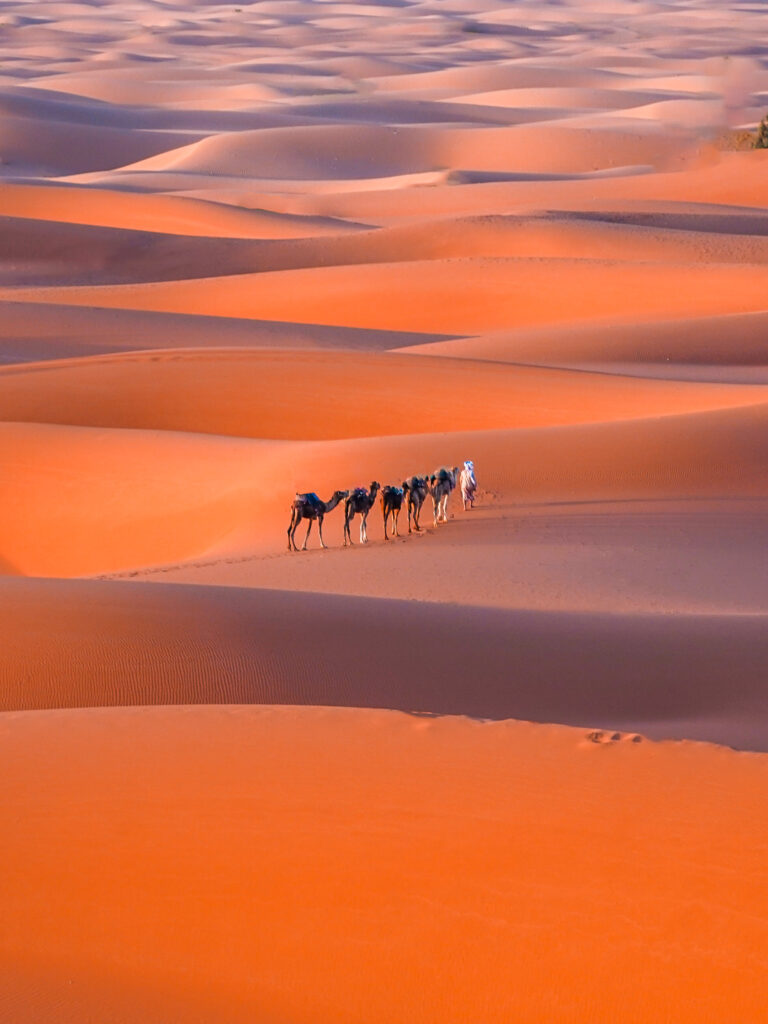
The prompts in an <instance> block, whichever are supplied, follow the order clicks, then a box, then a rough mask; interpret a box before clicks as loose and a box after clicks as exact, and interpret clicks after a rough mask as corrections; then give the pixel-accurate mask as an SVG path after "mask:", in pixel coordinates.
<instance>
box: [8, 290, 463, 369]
mask: <svg viewBox="0 0 768 1024" xmlns="http://www.w3.org/2000/svg"><path fill="white" fill-rule="evenodd" d="M445 338H446V336H445V335H439V334H437V335H435V334H414V333H409V332H407V331H406V332H398V331H369V330H365V329H356V328H342V327H328V326H325V325H323V324H292V323H284V322H278V321H266V320H238V319H235V318H233V317H205V316H192V315H185V314H183V313H178V314H176V313H144V312H140V311H136V310H130V309H98V308H95V307H92V306H56V305H45V306H43V305H39V304H35V303H26V302H4V303H3V319H2V321H0V362H3V363H30V362H38V361H40V360H43V359H67V358H71V357H73V356H84V355H95V354H101V353H106V352H130V351H133V352H135V351H146V350H148V349H170V348H174V347H176V348H207V349H216V348H219V347H221V348H239V347H242V348H256V347H265V348H292V349H296V348H302V347H306V348H326V349H334V348H343V349H362V350H367V351H374V352H376V351H382V350H386V349H390V348H399V347H407V346H408V345H416V344H429V343H431V342H433V341H440V340H445Z"/></svg>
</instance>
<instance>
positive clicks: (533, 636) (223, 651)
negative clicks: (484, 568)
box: [0, 580, 768, 750]
mask: <svg viewBox="0 0 768 1024" xmlns="http://www.w3.org/2000/svg"><path fill="white" fill-rule="evenodd" d="M0 609H2V615H0V623H2V626H1V627H0V628H1V632H2V640H3V650H4V652H5V656H4V662H3V665H2V666H1V667H0V681H1V683H2V685H0V694H2V697H1V698H0V700H1V701H2V703H1V704H0V707H2V709H3V710H8V711H11V710H18V709H22V710H27V709H44V708H57V707H58V708H66V707H94V706H123V705H151V704H212V703H222V704H239V703H257V704H265V703H266V704H275V703H279V704H324V705H337V706H345V707H379V708H394V709H399V710H405V711H417V712H429V713H438V714H459V715H461V714H464V715H470V716H472V717H475V718H493V719H502V718H523V719H526V720H535V721H546V722H551V721H555V722H562V723H565V724H573V725H580V726H584V727H588V726H590V725H598V726H601V727H603V728H608V729H623V730H629V731H634V730H638V729H641V730H642V731H644V732H646V733H647V734H648V735H650V736H651V737H655V738H663V737H669V736H671V737H678V738H679V737H686V738H694V739H706V740H711V741H715V742H722V743H728V744H730V745H733V746H738V747H743V748H748V749H762V750H768V726H767V725H766V722H767V721H768V717H767V716H766V712H767V711H768V702H767V701H766V697H765V694H764V690H763V687H762V684H761V679H762V674H761V666H762V665H763V664H764V661H765V658H766V656H768V634H767V633H766V629H765V620H764V616H762V615H741V616H740V615H720V616H718V615H687V616H686V615H678V616H674V617H670V616H666V615H625V616H621V615H612V614H606V613H593V614H589V613H568V612H563V613H557V612H536V611H525V610H510V609H492V608H470V607H467V606H456V605H435V604H429V603H426V602H421V603H418V604H414V603H413V602H410V601H395V600H385V599H374V598H360V597H346V596H337V595H330V594H311V593H310V594H299V593H292V592H287V591H286V592H283V591H269V590H244V589H239V588H234V587H229V588H219V587H194V586H178V585H174V584H169V585H168V586H165V587H156V586H152V585H151V584H143V583H136V584H134V585H127V584H125V583H118V582H108V581H76V582H75V581H51V580H18V581H13V580H4V581H3V582H2V584H1V585H0ZM40 623H45V633H44V635H41V631H40V625H39V624H40ZM393 650H394V651H397V652H399V653H398V654H397V655H396V656H393V654H392V652H393ZM409 652H410V653H409ZM618 665H621V666H622V667H621V671H620V672H619V671H618V670H617V668H616V666H618ZM692 675H693V676H695V679H696V687H695V690H693V691H692V688H691V686H690V679H691V677H692Z"/></svg>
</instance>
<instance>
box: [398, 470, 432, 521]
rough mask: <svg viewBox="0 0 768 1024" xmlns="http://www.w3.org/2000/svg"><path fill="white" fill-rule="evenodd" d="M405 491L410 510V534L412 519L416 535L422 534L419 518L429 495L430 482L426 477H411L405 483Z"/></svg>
mask: <svg viewBox="0 0 768 1024" xmlns="http://www.w3.org/2000/svg"><path fill="white" fill-rule="evenodd" d="M403 491H404V492H405V495H406V506H407V508H408V533H411V517H413V527H414V529H415V531H416V533H421V527H420V526H419V516H420V515H421V506H422V505H423V504H424V502H425V500H426V497H427V494H428V493H429V481H428V479H427V477H426V476H409V477H408V479H407V480H404V481H403Z"/></svg>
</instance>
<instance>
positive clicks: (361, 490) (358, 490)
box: [352, 487, 368, 498]
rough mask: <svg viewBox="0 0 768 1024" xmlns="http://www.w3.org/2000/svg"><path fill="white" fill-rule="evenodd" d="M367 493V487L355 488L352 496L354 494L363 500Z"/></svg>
mask: <svg viewBox="0 0 768 1024" xmlns="http://www.w3.org/2000/svg"><path fill="white" fill-rule="evenodd" d="M367 493H368V490H367V488H365V487H355V489H354V490H353V491H352V494H354V496H355V497H356V498H362V497H363V496H364V495H366V494H367Z"/></svg>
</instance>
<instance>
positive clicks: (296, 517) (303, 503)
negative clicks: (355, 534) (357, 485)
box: [288, 491, 349, 551]
mask: <svg viewBox="0 0 768 1024" xmlns="http://www.w3.org/2000/svg"><path fill="white" fill-rule="evenodd" d="M348 494H349V491H334V492H333V496H332V497H331V498H329V499H328V501H321V500H320V498H318V496H317V495H316V494H314V493H312V492H310V493H308V494H297V495H296V497H295V498H294V500H293V504H292V505H291V523H290V526H289V527H288V550H289V551H298V550H299V549H298V548H297V547H296V528H297V526H298V525H299V523H300V522H301V520H302V519H307V520H309V526H308V527H307V535H306V537H305V538H304V545H303V547H302V549H301V550H302V551H306V550H307V541H308V540H309V533H310V530H311V529H312V523H314V521H315V520H317V529H318V531H319V533H320V547H322V548H325V547H327V546H328V545H327V544H325V543H324V541H323V519H324V517H325V516H326V515H327V514H328V513H329V512H331V511H332V510H333V509H335V508H336V506H337V505H338V504H339V502H340V501H344V499H345V498H346V497H347V495H348Z"/></svg>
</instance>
